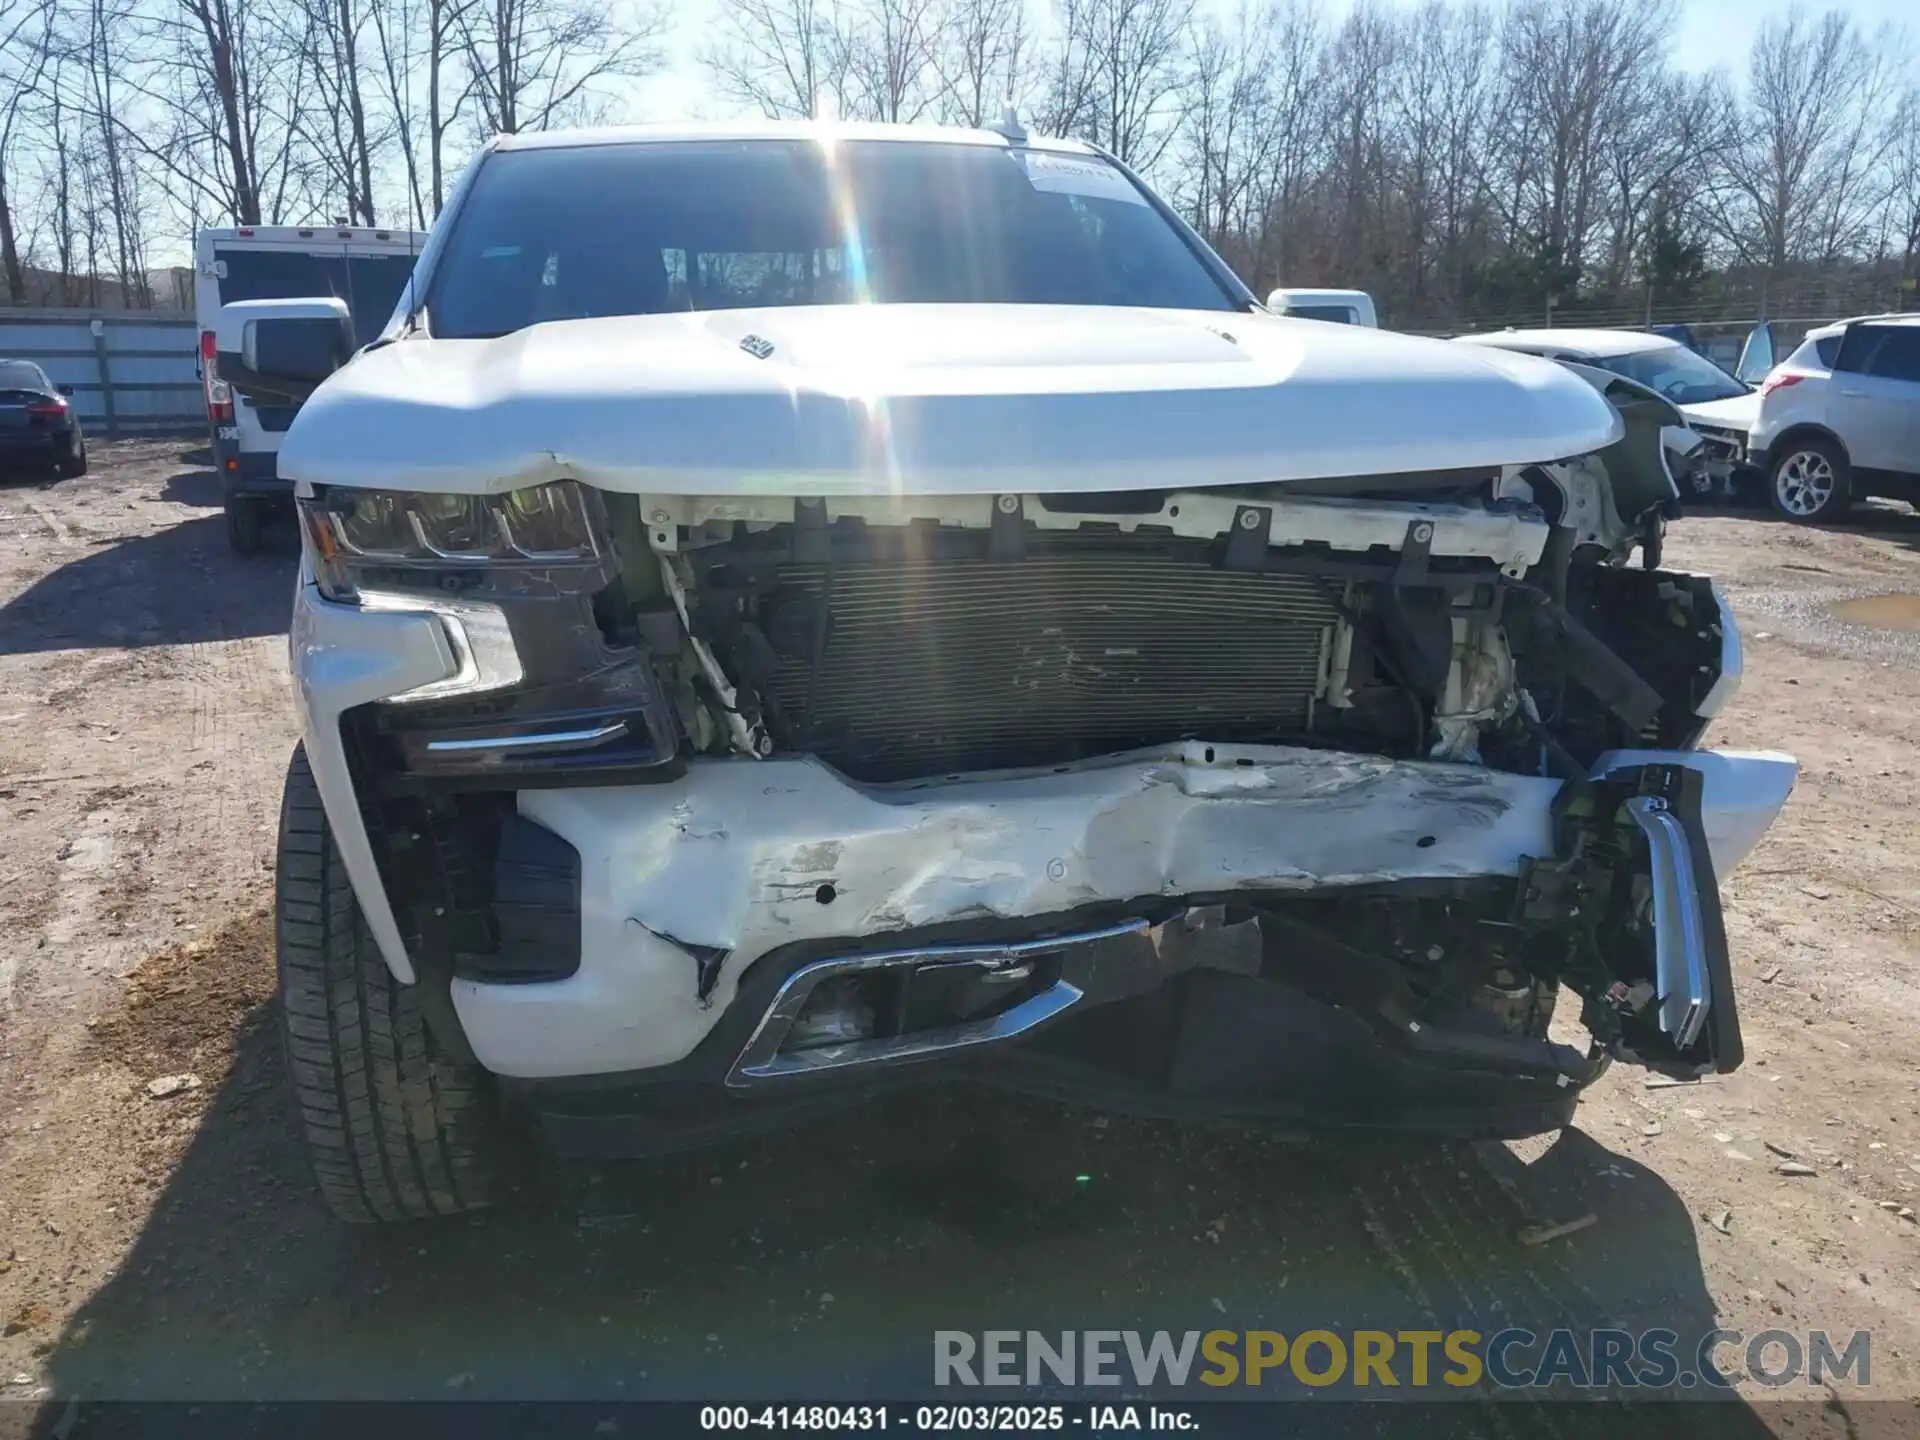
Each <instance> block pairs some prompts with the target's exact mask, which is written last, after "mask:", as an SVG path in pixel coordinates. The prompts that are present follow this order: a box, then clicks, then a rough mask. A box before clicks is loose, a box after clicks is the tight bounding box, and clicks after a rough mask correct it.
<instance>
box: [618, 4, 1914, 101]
mask: <svg viewBox="0 0 1920 1440" xmlns="http://www.w3.org/2000/svg"><path fill="white" fill-rule="evenodd" d="M1035 3H1036V4H1037V5H1044V4H1045V0H1035ZM1200 3H1201V4H1203V5H1212V6H1217V7H1218V8H1219V9H1221V10H1222V11H1226V10H1230V9H1231V8H1232V7H1233V4H1234V0H1200ZM1349 3H1350V0H1325V7H1326V13H1327V14H1328V16H1329V17H1331V18H1336V19H1337V18H1338V17H1339V16H1340V15H1342V14H1343V13H1344V12H1345V11H1346V10H1347V9H1348V8H1349ZM1388 3H1390V4H1395V5H1407V6H1409V7H1410V6H1411V5H1413V4H1415V3H1417V0H1388ZM1790 5H1791V0H1677V4H1676V8H1677V11H1678V24H1677V26H1676V28H1675V39H1674V59H1675V61H1676V63H1677V64H1679V65H1680V66H1682V67H1683V68H1685V69H1688V70H1711V69H1713V68H1714V67H1715V66H1717V65H1724V66H1726V67H1727V68H1728V69H1730V70H1732V71H1734V72H1736V73H1738V72H1741V71H1743V70H1744V69H1745V65H1746V55H1747V50H1748V48H1749V47H1750V46H1751V45H1752V43H1753V37H1754V35H1755V34H1756V33H1757V32H1758V31H1759V29H1760V26H1761V25H1762V24H1763V23H1764V22H1765V21H1766V20H1767V19H1768V18H1769V17H1771V16H1775V15H1781V16H1784V15H1785V14H1786V13H1787V11H1788V10H1789V8H1790ZM1803 7H1804V8H1806V9H1807V10H1809V11H1811V12H1819V11H1823V10H1827V9H1841V10H1844V11H1846V12H1847V13H1848V14H1849V15H1851V16H1853V17H1854V19H1855V21H1856V22H1857V23H1858V24H1859V25H1860V28H1861V29H1863V30H1866V31H1868V32H1872V31H1873V30H1875V29H1876V28H1878V27H1879V26H1880V25H1881V24H1882V23H1886V22H1891V23H1894V24H1901V23H1905V24H1908V25H1910V26H1920V6H1917V5H1916V4H1915V0H1834V3H1832V4H1823V3H1811V4H1807V3H1804V0H1803ZM715 8H716V5H715V0H679V3H678V4H677V5H676V6H675V13H676V17H677V20H678V28H677V30H676V33H675V35H674V37H673V44H672V49H673V65H672V68H671V69H670V70H669V71H668V73H666V74H664V75H659V76H655V77H652V78H650V79H648V80H646V81H645V82H643V83H642V84H641V85H640V86H639V87H638V93H637V94H636V95H635V101H636V107H635V108H636V109H637V110H638V111H639V112H640V113H641V114H642V115H643V116H644V118H646V119H649V120H676V119H687V118H694V117H705V118H725V117H726V116H727V115H728V114H729V109H728V107H727V106H725V105H723V104H721V103H719V102H718V101H717V100H716V99H715V98H714V96H713V95H712V94H711V93H710V91H709V90H708V88H707V85H706V78H705V76H704V75H703V74H702V73H701V70H700V67H699V66H698V65H697V64H696V63H695V61H694V55H695V53H696V51H697V49H698V47H699V41H700V35H701V32H702V30H703V29H704V27H705V26H706V24H707V23H708V21H709V20H710V17H711V16H712V15H713V13H714V10H715Z"/></svg>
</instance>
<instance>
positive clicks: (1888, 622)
mask: <svg viewBox="0 0 1920 1440" xmlns="http://www.w3.org/2000/svg"><path fill="white" fill-rule="evenodd" d="M1828 609H1829V610H1830V611H1831V612H1832V614H1833V618H1834V619H1836V620H1843V621H1845V622H1846V623H1847V624H1849V625H1865V626H1868V627H1869V628H1871V629H1874V630H1920V595H1868V596H1866V597H1865V598H1864V599H1860V600H1841V601H1837V602H1836V603H1834V604H1833V605H1831V606H1829V607H1828Z"/></svg>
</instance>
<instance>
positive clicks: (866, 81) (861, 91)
mask: <svg viewBox="0 0 1920 1440" xmlns="http://www.w3.org/2000/svg"><path fill="white" fill-rule="evenodd" d="M943 28H944V22H943V18H942V16H941V14H940V12H939V10H938V8H937V5H936V0H857V8H856V9H855V11H854V14H853V20H852V24H851V26H850V28H849V32H848V35H847V42H846V49H845V55H846V63H847V69H848V71H849V73H850V75H851V77H852V81H853V85H852V89H853V94H854V100H855V107H856V109H855V113H856V114H858V115H859V116H860V117H861V118H864V119H872V120H884V121H888V122H903V121H905V122H910V121H914V120H918V119H920V118H921V117H922V116H923V115H925V114H927V112H928V111H929V110H931V109H932V108H933V106H934V104H935V102H936V101H937V100H938V98H939V95H940V79H939V73H938V69H937V66H936V57H937V55H938V52H939V48H940V39H941V31H942V29H943Z"/></svg>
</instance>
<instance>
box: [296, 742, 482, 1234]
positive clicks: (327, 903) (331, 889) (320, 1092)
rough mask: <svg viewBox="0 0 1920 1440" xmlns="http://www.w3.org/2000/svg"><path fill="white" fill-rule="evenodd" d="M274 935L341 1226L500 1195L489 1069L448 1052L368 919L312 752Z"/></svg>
mask: <svg viewBox="0 0 1920 1440" xmlns="http://www.w3.org/2000/svg"><path fill="white" fill-rule="evenodd" d="M279 859H280V866H279V870H280V874H279V883H278V885H277V887H276V897H275V898H276V910H277V914H276V922H277V923H276V926H275V932H276V939H277V946H276V948H277V950H278V959H279V974H280V1012H281V1019H282V1022H283V1025H284V1032H283V1033H284V1035H285V1039H286V1054H287V1068H288V1071H289V1073H290V1074H291V1076H292V1079H293V1089H294V1095H295V1098H296V1100H297V1102H298V1104H299V1107H300V1119H301V1124H302V1128H303V1129H304V1130H305V1131H306V1137H307V1150H308V1153H309V1155H310V1156H311V1157H312V1160H313V1168H314V1173H315V1175H316V1176H317V1177H318V1178H319V1181H320V1193H321V1195H322V1196H323V1197H324V1198H325V1200H326V1202H327V1208H328V1209H330V1210H332V1211H333V1213H334V1214H335V1215H337V1216H339V1217H340V1218H341V1219H342V1220H346V1221H351V1222H354V1223H357V1224H366V1223H370V1222H372V1221H376V1220H415V1219H425V1218H428V1217H430V1216H436V1215H458V1214H460V1213H462V1212H463V1211H468V1210H477V1209H479V1208H481V1207H482V1206H484V1205H486V1204H487V1203H488V1199H489V1192H490V1187H491V1182H492V1171H493V1166H492V1163H491V1160H492V1155H493V1152H494V1149H495V1146H496V1144H497V1143H498V1141H497V1133H496V1129H495V1125H494V1116H493V1112H492V1110H491V1107H490V1100H491V1097H490V1095H489V1094H488V1092H487V1089H486V1087H485V1084H484V1081H485V1076H484V1074H483V1073H482V1072H481V1071H480V1070H478V1069H477V1068H476V1067H474V1066H472V1065H469V1064H463V1063H461V1062H460V1061H457V1060H454V1059H452V1058H451V1057H449V1056H448V1055H447V1054H445V1053H444V1051H443V1050H442V1049H441V1047H440V1046H439V1045H438V1044H437V1043H436V1042H435V1040H434V1037H433V1034H432V1032H431V1031H429V1030H428V1029H427V1027H426V1024H425V1023H424V1021H423V1019H422V1017H421V1013H420V1003H419V992H418V990H417V988H416V987H414V986H411V985H402V984H400V983H399V982H398V981H397V980H395V979H394V978H393V972H392V971H390V970H389V969H388V968H387V964H386V961H385V960H383V959H382V958H381V956H380V951H379V948H378V947H377V946H376V945H375V944H374V942H373V937H372V936H371V935H369V934H368V933H367V927H366V923H365V921H364V920H362V918H361V915H360V905H359V902H358V901H357V900H355V898H354V894H353V887H352V885H351V884H349V883H348V880H347V875H346V870H345V868H344V867H343V866H342V864H341V861H340V852H339V850H338V849H336V848H335V846H334V843H333V833H332V831H331V830H330V829H329V828H328V826H327V817H326V812H325V811H324V810H322V809H321V806H320V792H319V790H318V788H317V787H316V786H315V785H314V781H313V771H312V770H311V769H310V768H308V765H307V754H306V748H305V747H304V746H301V747H299V748H296V749H295V750H294V752H293V762H292V763H291V764H290V765H289V766H288V767H287V786H286V791H285V794H284V796H283V798H282V801H281V806H280V856H279Z"/></svg>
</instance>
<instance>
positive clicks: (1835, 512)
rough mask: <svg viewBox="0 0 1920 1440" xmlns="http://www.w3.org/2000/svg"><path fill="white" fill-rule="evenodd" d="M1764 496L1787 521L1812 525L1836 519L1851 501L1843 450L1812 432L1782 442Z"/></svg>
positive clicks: (1848, 471)
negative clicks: (1790, 440)
mask: <svg viewBox="0 0 1920 1440" xmlns="http://www.w3.org/2000/svg"><path fill="white" fill-rule="evenodd" d="M1767 496H1768V498H1769V499H1770V500H1771V501H1772V502H1773V508H1774V510H1775V512H1776V513H1778V514H1781V515H1784V516H1786V517H1787V519H1789V520H1798V521H1801V522H1803V523H1813V524H1825V523H1827V522H1829V521H1833V520H1838V519H1839V518H1840V517H1841V516H1842V515H1845V514H1846V513H1847V507H1848V506H1849V505H1851V504H1852V503H1853V477H1852V474H1851V471H1850V467H1849V466H1848V464H1847V457H1846V454H1845V452H1844V451H1842V450H1841V448H1840V447H1839V446H1838V445H1836V444H1834V443H1833V441H1831V440H1828V439H1825V438H1823V437H1820V436H1812V435H1810V436H1808V437H1807V438H1806V439H1804V440H1796V441H1794V442H1793V443H1792V444H1790V445H1783V446H1782V447H1781V448H1780V453H1779V454H1778V455H1776V456H1775V457H1774V460H1773V467H1772V473H1771V474H1770V475H1769V476H1768V485H1767Z"/></svg>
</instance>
